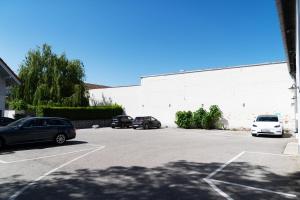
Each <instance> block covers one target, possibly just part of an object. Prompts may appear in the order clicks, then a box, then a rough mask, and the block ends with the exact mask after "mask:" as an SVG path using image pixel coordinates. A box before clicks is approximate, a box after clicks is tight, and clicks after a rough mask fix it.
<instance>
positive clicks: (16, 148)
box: [0, 140, 87, 155]
mask: <svg viewBox="0 0 300 200" xmlns="http://www.w3.org/2000/svg"><path fill="white" fill-rule="evenodd" d="M85 143H87V142H86V141H77V140H70V141H66V143H65V144H64V145H61V146H70V145H78V144H85ZM52 147H58V145H57V144H55V143H54V142H40V143H30V144H20V145H13V146H5V147H4V148H3V149H1V150H0V155H7V154H13V153H15V152H16V151H24V150H32V149H47V148H52Z"/></svg>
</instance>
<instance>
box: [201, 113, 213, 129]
mask: <svg viewBox="0 0 300 200" xmlns="http://www.w3.org/2000/svg"><path fill="white" fill-rule="evenodd" d="M202 127H203V128H204V129H212V128H213V120H212V117H211V115H210V113H206V114H205V115H204V116H203V118H202Z"/></svg>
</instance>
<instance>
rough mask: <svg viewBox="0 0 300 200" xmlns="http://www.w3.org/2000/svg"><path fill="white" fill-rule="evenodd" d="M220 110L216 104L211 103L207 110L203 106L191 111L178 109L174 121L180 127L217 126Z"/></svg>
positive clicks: (220, 115) (211, 127)
mask: <svg viewBox="0 0 300 200" xmlns="http://www.w3.org/2000/svg"><path fill="white" fill-rule="evenodd" d="M221 117H222V111H221V110H220V108H219V107H218V106H217V105H212V106H210V108H209V112H207V111H206V110H205V109H204V108H199V109H198V110H197V111H195V112H194V113H192V112H191V111H178V112H177V113H176V121H175V123H176V124H177V125H178V127H180V128H204V129H213V128H219V127H220V125H219V124H218V123H219V122H220V119H221Z"/></svg>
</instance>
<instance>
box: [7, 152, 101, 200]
mask: <svg viewBox="0 0 300 200" xmlns="http://www.w3.org/2000/svg"><path fill="white" fill-rule="evenodd" d="M104 148H105V146H102V147H100V148H96V149H94V150H92V151H89V152H87V153H85V154H83V155H81V156H78V157H76V158H74V159H72V160H70V161H68V162H65V163H64V164H62V165H60V166H58V167H56V168H54V169H52V170H50V171H48V172H46V173H45V174H43V175H42V176H40V177H38V178H37V179H35V180H34V181H32V182H31V183H29V184H28V185H26V186H25V187H23V188H21V189H20V190H19V191H17V192H16V193H14V194H13V195H12V196H10V198H9V200H15V199H16V198H18V196H20V195H21V194H22V193H23V192H25V191H26V190H28V189H29V188H30V187H32V186H33V185H35V184H36V183H37V182H38V181H40V180H42V179H43V178H45V177H46V176H48V175H50V174H51V173H53V172H55V171H57V170H59V169H61V168H63V167H65V166H67V165H69V164H71V163H72V162H75V161H77V160H79V159H81V158H83V157H85V156H87V155H89V154H92V153H94V152H96V151H100V150H102V149H104Z"/></svg>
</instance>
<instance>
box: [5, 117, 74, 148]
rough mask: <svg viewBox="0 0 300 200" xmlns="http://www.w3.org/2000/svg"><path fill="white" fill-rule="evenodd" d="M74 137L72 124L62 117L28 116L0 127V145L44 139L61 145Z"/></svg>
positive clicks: (42, 140) (41, 140)
mask: <svg viewBox="0 0 300 200" xmlns="http://www.w3.org/2000/svg"><path fill="white" fill-rule="evenodd" d="M75 137H76V131H75V128H74V126H73V125H72V123H71V122H70V121H69V120H68V119H64V118H56V117H28V118H22V119H19V120H17V121H15V122H12V123H10V124H8V125H7V126H4V127H0V147H3V146H4V145H13V144H21V143H35V142H44V141H54V142H55V143H56V144H58V145H62V144H64V143H65V142H66V140H69V139H73V138H75Z"/></svg>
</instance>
